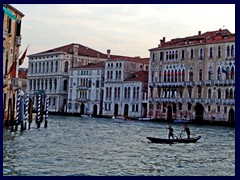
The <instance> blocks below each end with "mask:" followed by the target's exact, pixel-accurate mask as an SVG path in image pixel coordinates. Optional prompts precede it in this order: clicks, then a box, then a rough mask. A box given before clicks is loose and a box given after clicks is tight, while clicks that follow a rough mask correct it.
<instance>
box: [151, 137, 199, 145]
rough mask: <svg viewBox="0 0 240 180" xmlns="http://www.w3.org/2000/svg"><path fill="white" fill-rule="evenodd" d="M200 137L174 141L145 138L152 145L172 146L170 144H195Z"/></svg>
mask: <svg viewBox="0 0 240 180" xmlns="http://www.w3.org/2000/svg"><path fill="white" fill-rule="evenodd" d="M200 138H201V136H198V137H193V138H189V139H188V138H176V139H170V140H169V139H162V138H155V137H147V139H148V140H150V141H151V142H152V143H162V144H172V143H195V142H197V141H198V140H199V139H200Z"/></svg>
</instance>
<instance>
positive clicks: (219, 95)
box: [218, 88, 221, 99]
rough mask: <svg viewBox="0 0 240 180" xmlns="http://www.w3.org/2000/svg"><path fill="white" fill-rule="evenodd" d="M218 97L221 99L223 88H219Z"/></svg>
mask: <svg viewBox="0 0 240 180" xmlns="http://www.w3.org/2000/svg"><path fill="white" fill-rule="evenodd" d="M218 99H221V89H220V88H219V89H218Z"/></svg>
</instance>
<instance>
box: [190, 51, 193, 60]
mask: <svg viewBox="0 0 240 180" xmlns="http://www.w3.org/2000/svg"><path fill="white" fill-rule="evenodd" d="M190 58H191V59H193V49H191V55H190Z"/></svg>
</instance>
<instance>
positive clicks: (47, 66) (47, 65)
mask: <svg viewBox="0 0 240 180" xmlns="http://www.w3.org/2000/svg"><path fill="white" fill-rule="evenodd" d="M46 64H47V65H46V68H47V69H46V72H48V62H47V63H46Z"/></svg>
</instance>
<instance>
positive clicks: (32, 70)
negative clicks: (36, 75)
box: [31, 63, 33, 73]
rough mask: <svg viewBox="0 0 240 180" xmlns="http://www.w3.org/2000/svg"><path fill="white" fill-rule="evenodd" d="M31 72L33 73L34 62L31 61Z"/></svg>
mask: <svg viewBox="0 0 240 180" xmlns="http://www.w3.org/2000/svg"><path fill="white" fill-rule="evenodd" d="M31 73H33V63H31Z"/></svg>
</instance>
